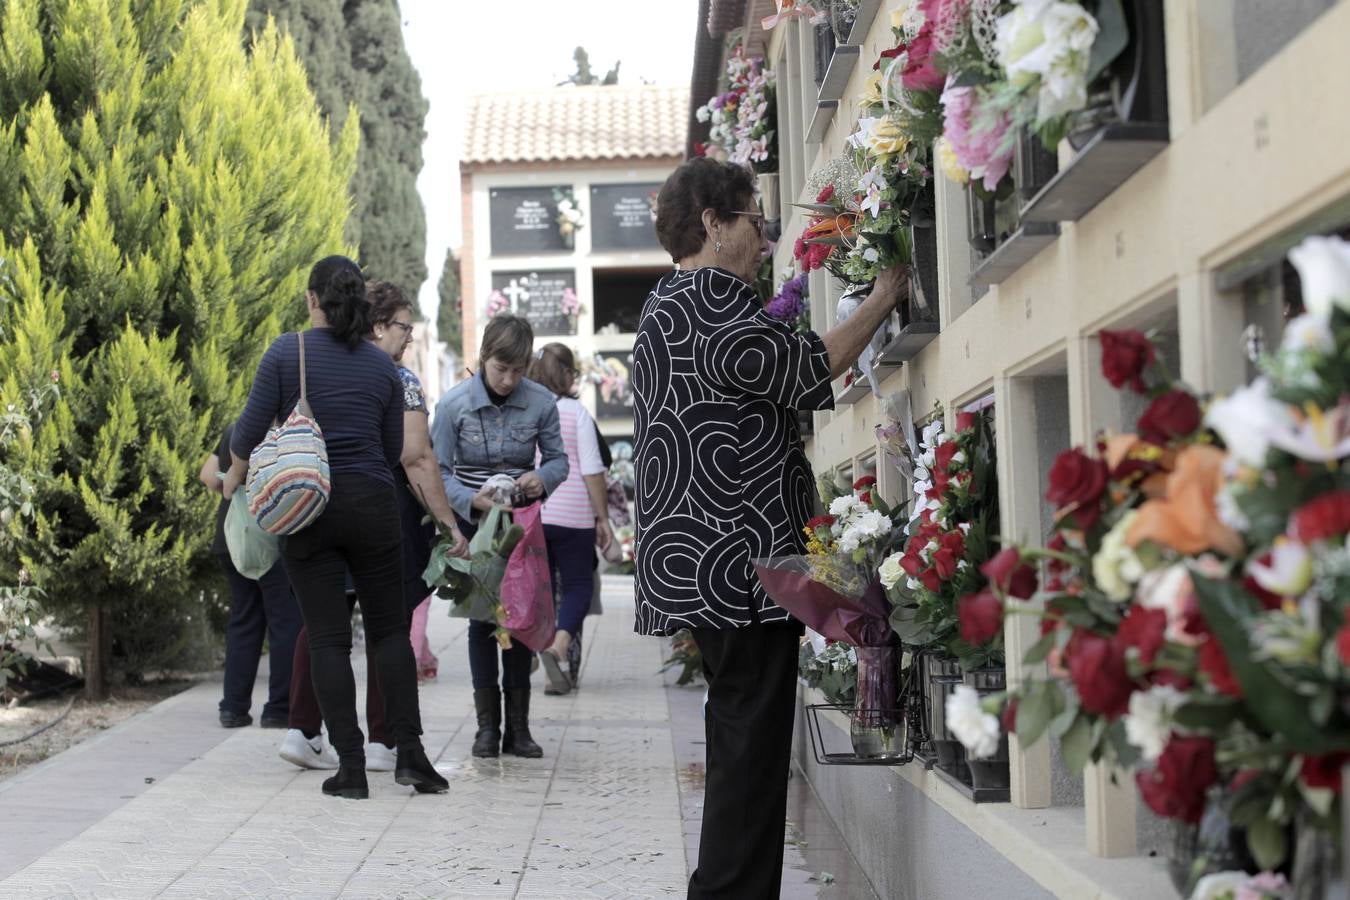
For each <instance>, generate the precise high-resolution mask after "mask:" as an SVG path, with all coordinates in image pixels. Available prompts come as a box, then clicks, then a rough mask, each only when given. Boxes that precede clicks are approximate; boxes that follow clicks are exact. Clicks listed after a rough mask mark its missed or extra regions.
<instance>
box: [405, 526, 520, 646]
mask: <svg viewBox="0 0 1350 900" xmlns="http://www.w3.org/2000/svg"><path fill="white" fill-rule="evenodd" d="M438 530H440V527H439V525H438ZM524 534H525V532H524V530H523V529H522V528H521V527H520V526H519V525H516V524H514V523H513V522H512V520H511V514H510V513H509V512H507V511H506V510H505V509H503V508H502V507H500V506H494V507H492V509H490V510H488V511H487V512H486V513H484V514H483V518H482V520H481V521H480V523H479V525H478V530H477V531H476V532H474V535H473V537H472V538H470V539H469V558H468V559H463V558H460V557H448V556H446V555H445V552H444V551H445V548H446V547H448V546H449V544H450V538H449V535H448V533H447V534H442V542H441V543H439V544H437V545H436V547H435V548H434V549H433V550H432V553H431V562H430V563H428V564H427V568H426V571H425V572H424V573H423V575H422V580H423V581H425V582H426V583H427V585H428V586H429V587H433V588H435V589H436V596H438V597H441V598H443V599H446V600H449V601H450V615H451V616H455V617H458V618H465V619H475V620H477V621H479V622H488V623H491V624H493V625H501V623H502V621H503V619H504V617H505V613H504V611H503V610H502V599H501V586H502V576H503V575H505V574H506V562H507V560H508V559H509V558H510V556H511V551H512V550H514V549H515V547H516V544H518V543H519V542H520V539H521V538H522V537H523V536H524Z"/></svg>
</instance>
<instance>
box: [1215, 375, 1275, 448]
mask: <svg viewBox="0 0 1350 900" xmlns="http://www.w3.org/2000/svg"><path fill="white" fill-rule="evenodd" d="M1296 421H1297V420H1296V418H1295V416H1294V412H1293V410H1292V409H1290V407H1289V406H1288V404H1285V403H1282V402H1280V401H1279V400H1276V399H1275V398H1274V397H1272V396H1271V393H1270V380H1269V379H1267V378H1264V377H1262V378H1257V379H1256V380H1255V381H1253V382H1252V383H1251V384H1249V385H1247V386H1245V387H1241V388H1238V389H1237V390H1236V391H1234V392H1233V393H1232V394H1230V395H1229V396H1227V397H1223V398H1220V399H1218V400H1215V401H1214V402H1213V403H1211V404H1210V406H1209V411H1208V412H1206V413H1205V424H1206V425H1208V426H1209V427H1210V428H1213V429H1214V430H1215V431H1217V432H1218V433H1219V437H1221V438H1223V442H1224V446H1226V447H1227V448H1228V452H1229V453H1231V454H1232V455H1233V456H1234V457H1236V458H1237V459H1238V460H1239V461H1240V462H1242V463H1244V464H1245V465H1248V466H1252V467H1253V468H1261V467H1262V466H1264V465H1265V462H1266V453H1267V451H1269V449H1270V444H1271V438H1272V436H1273V435H1274V433H1275V432H1277V431H1279V430H1281V429H1286V430H1287V429H1289V428H1291V427H1292V426H1294V425H1295V424H1296Z"/></svg>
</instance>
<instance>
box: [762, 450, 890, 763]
mask: <svg viewBox="0 0 1350 900" xmlns="http://www.w3.org/2000/svg"><path fill="white" fill-rule="evenodd" d="M875 485H876V479H875V478H872V477H870V476H869V477H867V478H862V479H859V480H858V481H857V482H855V483H854V485H853V491H852V492H851V493H849V494H845V495H843V496H841V497H837V498H835V499H834V500H833V501H832V502H831V503H830V512H829V514H828V515H824V516H818V517H817V518H815V519H812V520H811V521H810V522H808V523H807V525H806V534H807V552H806V555H805V556H779V557H772V558H767V559H757V560H755V561H754V565H755V573H756V574H757V575H758V576H759V580H760V584H762V585H763V586H764V590H765V592H766V593H767V594H768V595H769V598H770V599H771V600H773V602H774V603H776V604H778V605H779V606H781V607H783V608H784V609H786V610H787V611H788V612H790V613H792V615H793V616H794V617H795V618H796V619H797V620H799V621H800V622H802V623H804V624H805V625H806V626H807V627H808V628H810V629H811V630H813V631H815V632H818V633H819V634H821V635H822V636H824V637H825V638H826V639H828V640H832V641H841V642H843V643H845V644H848V645H849V646H851V647H854V648H856V650H857V660H858V685H857V692H856V697H855V703H854V710H853V721H852V726H853V742H854V750H855V752H857V753H858V755H860V756H887V755H900V754H901V753H903V751H904V749H905V748H904V747H903V746H901V745H900V744H901V743H902V742H899V741H897V739H896V733H897V728H898V727H899V726H901V725H902V724H903V722H902V719H903V715H901V714H899V713H898V712H897V709H896V707H897V703H898V698H899V693H900V691H899V666H898V664H897V662H898V661H897V659H896V649H897V648H896V647H895V645H894V644H893V642H892V638H893V632H892V631H891V627H890V622H889V614H890V604H889V603H888V602H887V600H886V595H885V592H884V591H883V589H882V587H881V583H880V581H879V579H878V576H877V568H878V565H879V562H880V560H881V559H882V558H883V557H884V556H885V555H886V551H887V549H888V548H889V547H890V546H891V545H892V544H893V543H894V542H895V540H896V539H897V534H898V533H897V532H896V529H895V526H894V524H893V522H892V520H891V511H890V509H889V508H888V507H887V506H886V504H885V503H884V502H882V501H881V500H880V498H878V497H876V496H875V491H874V487H875Z"/></svg>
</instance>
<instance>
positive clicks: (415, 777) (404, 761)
mask: <svg viewBox="0 0 1350 900" xmlns="http://www.w3.org/2000/svg"><path fill="white" fill-rule="evenodd" d="M394 781H395V782H396V783H398V784H407V785H412V787H413V788H415V789H416V790H417V793H419V794H443V793H445V792H446V791H448V790H450V782H448V781H446V780H445V779H444V778H442V777H441V774H440V773H439V772H437V771H436V767H435V766H433V765H432V764H431V760H429V759H427V752H426V751H425V750H423V749H422V745H421V744H417V745H415V746H412V747H407V748H404V747H399V748H398V762H396V763H395V764H394Z"/></svg>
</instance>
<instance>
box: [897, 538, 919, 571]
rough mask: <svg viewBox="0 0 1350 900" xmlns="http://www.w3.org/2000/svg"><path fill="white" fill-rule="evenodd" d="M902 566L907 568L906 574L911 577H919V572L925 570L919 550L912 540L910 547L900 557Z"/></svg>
mask: <svg viewBox="0 0 1350 900" xmlns="http://www.w3.org/2000/svg"><path fill="white" fill-rule="evenodd" d="M900 568H902V569H904V570H905V574H906V575H908V576H909V577H910V578H918V577H919V573H921V572H922V571H923V560H921V559H919V554H918V552H917V551H916V550H915V549H914V545H913V543H912V542H911V544H910V549H908V550H906V551H905V555H904V556H902V557H900Z"/></svg>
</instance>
